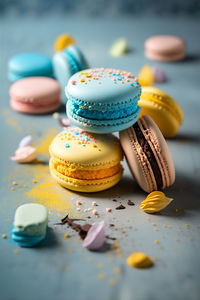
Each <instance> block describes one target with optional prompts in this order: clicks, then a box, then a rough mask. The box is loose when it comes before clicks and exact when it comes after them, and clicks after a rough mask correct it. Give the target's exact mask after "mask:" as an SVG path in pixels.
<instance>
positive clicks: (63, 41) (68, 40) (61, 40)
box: [54, 33, 75, 52]
mask: <svg viewBox="0 0 200 300" xmlns="http://www.w3.org/2000/svg"><path fill="white" fill-rule="evenodd" d="M73 44H75V40H74V38H73V37H72V36H71V35H70V34H68V33H63V34H61V35H59V36H58V37H57V38H56V40H55V43H54V50H55V52H58V51H62V50H63V49H65V48H66V47H68V46H69V45H73Z"/></svg>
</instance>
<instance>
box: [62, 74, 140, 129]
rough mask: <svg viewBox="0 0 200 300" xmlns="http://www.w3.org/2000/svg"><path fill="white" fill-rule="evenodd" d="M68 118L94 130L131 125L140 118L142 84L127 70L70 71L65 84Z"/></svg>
mask: <svg viewBox="0 0 200 300" xmlns="http://www.w3.org/2000/svg"><path fill="white" fill-rule="evenodd" d="M65 91H66V96H67V98H68V102H67V115H68V117H69V119H70V120H71V122H72V123H73V124H74V125H76V126H78V127H80V128H83V129H85V130H86V131H89V132H94V133H111V132H117V131H121V130H124V129H126V128H128V127H130V126H132V125H133V124H134V123H135V122H136V121H137V120H138V118H139V115H140V111H141V109H140V107H139V106H138V100H139V97H140V95H141V87H140V84H139V82H138V80H137V79H136V78H135V77H134V75H132V74H131V73H129V72H125V71H121V70H115V69H104V68H94V69H87V70H84V71H81V72H79V73H76V74H75V75H73V76H72V77H71V78H70V80H69V82H68V84H67V87H66V90H65Z"/></svg>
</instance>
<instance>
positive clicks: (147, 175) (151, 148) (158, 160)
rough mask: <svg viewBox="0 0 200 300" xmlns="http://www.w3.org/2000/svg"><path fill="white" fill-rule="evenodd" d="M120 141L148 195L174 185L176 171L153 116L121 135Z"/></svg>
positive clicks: (122, 132)
mask: <svg viewBox="0 0 200 300" xmlns="http://www.w3.org/2000/svg"><path fill="white" fill-rule="evenodd" d="M120 142H121V145H122V148H123V150H124V153H125V156H126V159H127V162H128V164H129V167H130V170H131V172H132V174H133V176H134V177H135V179H136V181H137V183H138V184H139V186H140V187H141V188H142V189H143V190H144V191H145V192H147V193H150V192H152V191H156V190H159V189H164V188H166V187H169V186H170V185H172V184H173V183H174V180H175V170H174V164H173V160H172V157H171V154H170V151H169V148H168V146H167V143H166V141H165V139H164V137H163V135H162V133H161V131H160V129H159V128H158V126H157V125H156V124H155V123H154V121H153V120H152V119H151V117H150V116H147V115H145V116H143V117H142V118H141V119H139V120H138V121H137V123H135V124H134V125H133V126H131V127H130V128H128V129H126V130H124V131H121V132H120Z"/></svg>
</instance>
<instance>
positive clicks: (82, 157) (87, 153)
mask: <svg viewBox="0 0 200 300" xmlns="http://www.w3.org/2000/svg"><path fill="white" fill-rule="evenodd" d="M49 152H50V156H51V158H50V162H49V165H50V173H51V175H52V176H53V177H54V178H55V180H56V181H57V182H58V183H59V184H60V185H62V186H63V187H65V188H68V189H71V190H74V191H79V192H98V191H102V190H106V189H108V188H110V187H112V186H114V185H115V184H117V183H118V182H119V180H120V178H121V176H122V166H121V164H120V161H121V160H122V159H123V154H122V149H121V146H120V143H119V140H118V139H117V138H116V137H115V136H113V135H97V134H96V135H95V134H90V133H88V132H86V131H84V130H82V129H80V128H75V127H68V128H66V130H64V131H62V132H61V133H59V134H58V135H57V136H56V137H55V138H54V139H53V141H52V143H51V145H50V147H49Z"/></svg>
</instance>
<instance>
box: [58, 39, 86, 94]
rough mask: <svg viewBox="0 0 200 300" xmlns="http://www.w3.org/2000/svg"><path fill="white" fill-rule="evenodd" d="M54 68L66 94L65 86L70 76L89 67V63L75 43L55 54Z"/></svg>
mask: <svg viewBox="0 0 200 300" xmlns="http://www.w3.org/2000/svg"><path fill="white" fill-rule="evenodd" d="M53 68H54V73H55V77H56V79H57V80H58V82H59V83H60V85H61V87H62V91H63V94H64V89H65V86H66V85H67V82H68V80H69V79H70V77H71V76H72V75H73V74H75V73H77V72H79V71H81V70H83V69H86V68H88V63H87V61H86V59H85V57H84V55H83V53H82V52H81V51H80V49H79V48H78V47H77V46H75V45H70V46H68V47H66V48H65V49H64V50H62V51H59V52H56V53H55V54H54V56H53ZM62 98H63V96H62ZM65 99H66V98H65Z"/></svg>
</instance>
